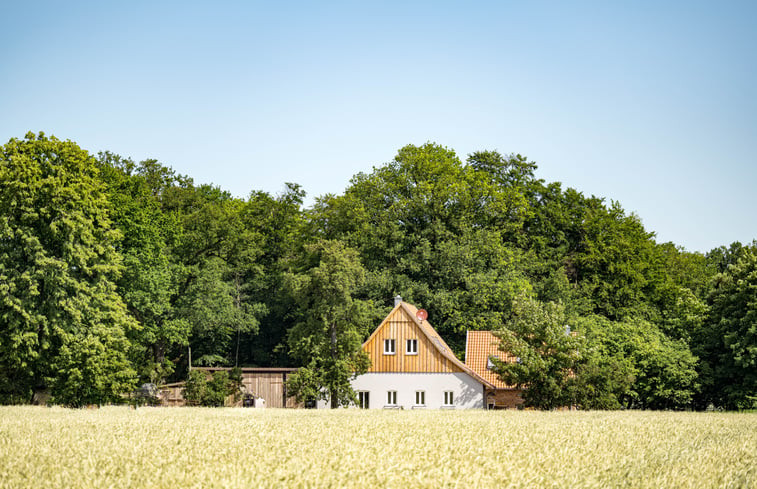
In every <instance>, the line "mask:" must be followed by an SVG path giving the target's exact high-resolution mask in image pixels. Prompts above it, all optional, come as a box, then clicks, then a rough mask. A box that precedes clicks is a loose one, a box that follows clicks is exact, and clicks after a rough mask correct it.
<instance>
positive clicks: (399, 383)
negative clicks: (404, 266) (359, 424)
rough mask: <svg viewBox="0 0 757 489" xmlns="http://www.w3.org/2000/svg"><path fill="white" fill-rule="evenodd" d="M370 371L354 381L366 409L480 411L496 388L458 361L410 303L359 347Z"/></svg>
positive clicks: (401, 303)
mask: <svg viewBox="0 0 757 489" xmlns="http://www.w3.org/2000/svg"><path fill="white" fill-rule="evenodd" d="M363 351H365V352H366V353H367V354H368V356H369V357H370V359H371V367H370V369H369V370H368V372H366V373H365V374H363V375H359V376H357V377H356V378H355V379H354V380H353V381H352V388H353V389H354V390H355V391H356V392H357V395H358V401H359V407H361V408H364V409H471V408H477V409H483V408H484V407H485V392H486V390H487V389H494V385H493V384H491V383H490V382H489V381H487V380H485V379H483V378H481V377H480V376H479V375H477V374H476V373H475V372H474V371H473V370H471V369H470V368H469V367H467V366H466V365H465V364H464V363H463V362H461V361H460V360H458V358H457V357H456V356H455V354H454V353H453V352H452V350H451V349H450V347H449V346H448V345H447V343H445V342H444V340H443V339H442V338H441V337H440V336H439V334H438V333H437V332H436V330H434V328H433V327H432V326H431V324H429V322H428V321H427V320H426V318H425V315H424V314H423V311H421V312H420V314H419V311H418V309H416V308H415V306H413V305H412V304H408V303H407V302H404V301H402V298H400V297H397V298H395V305H394V309H392V311H391V312H390V313H389V315H387V316H386V318H385V319H384V320H383V321H382V322H381V324H380V325H379V326H378V328H376V330H375V331H374V332H373V334H371V336H370V337H369V338H368V340H366V342H365V343H363Z"/></svg>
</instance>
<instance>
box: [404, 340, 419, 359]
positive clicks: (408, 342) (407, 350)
mask: <svg viewBox="0 0 757 489" xmlns="http://www.w3.org/2000/svg"><path fill="white" fill-rule="evenodd" d="M410 345H412V346H413V349H412V350H411V348H410ZM417 354H418V338H409V339H407V340H405V355H417Z"/></svg>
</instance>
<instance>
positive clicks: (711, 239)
mask: <svg viewBox="0 0 757 489" xmlns="http://www.w3.org/2000/svg"><path fill="white" fill-rule="evenodd" d="M3 17H4V23H3V24H4V26H3V27H4V28H3V29H2V30H0V141H2V142H5V141H7V140H8V139H10V138H11V137H22V136H23V135H24V134H25V133H26V132H27V131H29V130H32V131H35V132H36V131H44V132H45V133H47V134H54V135H56V136H57V137H59V138H61V139H71V140H73V141H76V142H78V143H79V144H80V145H81V146H82V147H83V148H85V149H87V150H89V151H91V152H93V153H96V152H98V151H102V150H110V151H113V152H116V153H119V154H121V155H123V156H129V157H132V158H133V159H135V160H141V159H145V158H157V159H158V160H160V161H161V162H162V163H164V164H166V165H169V166H172V167H173V168H174V169H175V170H177V171H178V172H180V173H183V174H188V175H190V176H192V177H193V178H194V179H195V181H197V182H200V183H210V182H212V183H214V184H217V185H219V186H220V187H222V188H223V189H225V190H229V191H230V192H231V193H232V194H234V195H237V196H240V197H245V196H247V195H248V194H249V192H250V191H252V190H265V191H268V192H271V193H274V194H275V193H279V192H280V191H282V190H283V185H284V182H297V183H299V184H301V185H302V186H303V187H304V189H305V190H306V191H307V192H308V194H309V196H310V197H311V198H312V197H315V196H318V195H322V194H324V193H328V192H331V193H341V192H342V191H343V190H344V188H345V187H346V186H347V185H348V183H349V179H350V178H351V177H352V176H353V175H354V174H356V173H357V172H360V171H364V172H369V171H371V169H372V167H373V166H378V165H381V164H382V163H384V162H387V161H390V160H391V159H392V158H393V157H394V155H395V154H396V152H397V150H398V149H399V148H401V147H402V146H404V145H406V144H410V143H412V144H422V143H424V142H426V141H434V142H437V143H439V144H442V145H444V146H447V147H449V148H452V149H454V150H456V151H457V153H458V155H459V156H460V157H461V158H462V159H465V157H466V156H467V154H468V153H471V152H473V151H477V150H483V149H496V150H498V151H500V152H501V153H520V154H523V155H526V156H528V157H529V159H531V160H533V161H535V162H536V163H537V164H538V165H539V170H538V174H537V175H538V176H539V177H541V178H544V179H545V180H547V181H560V182H563V184H564V185H565V186H570V187H574V188H576V189H578V190H580V191H582V192H584V193H585V194H587V195H591V194H594V195H597V196H602V197H606V198H607V199H608V200H610V199H613V200H617V201H619V202H620V203H621V205H622V206H623V207H624V208H625V209H626V211H628V212H635V213H637V214H638V215H639V216H640V217H641V219H642V221H643V222H644V224H645V226H646V228H647V229H648V230H650V231H654V232H656V233H657V239H658V241H660V242H663V241H673V242H675V243H676V244H678V245H682V246H684V247H685V248H686V249H688V250H692V251H707V250H709V249H711V248H713V247H715V246H719V245H724V244H728V243H730V242H732V241H735V240H739V241H742V242H749V241H751V240H752V239H755V238H757V192H755V186H756V184H757V158H756V155H757V2H728V1H721V2H697V1H693V2H691V1H689V2H627V3H626V4H625V5H622V4H619V3H618V4H612V5H611V2H539V1H536V2H509V1H501V2H444V1H435V2H381V3H379V2H375V3H367V2H266V3H263V2H202V3H196V2H190V1H183V2H141V1H132V2H119V3H114V4H113V5H110V4H109V2H34V3H27V2H23V3H22V2H15V5H14V4H10V5H7V4H6V5H5V6H4V8H3Z"/></svg>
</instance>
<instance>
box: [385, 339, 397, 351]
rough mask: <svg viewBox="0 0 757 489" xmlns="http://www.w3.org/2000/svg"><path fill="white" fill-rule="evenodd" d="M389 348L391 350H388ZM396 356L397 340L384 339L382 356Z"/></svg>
mask: <svg viewBox="0 0 757 489" xmlns="http://www.w3.org/2000/svg"><path fill="white" fill-rule="evenodd" d="M389 346H391V350H390V349H389V348H388V347H389ZM396 354H397V340H395V339H394V338H384V355H396Z"/></svg>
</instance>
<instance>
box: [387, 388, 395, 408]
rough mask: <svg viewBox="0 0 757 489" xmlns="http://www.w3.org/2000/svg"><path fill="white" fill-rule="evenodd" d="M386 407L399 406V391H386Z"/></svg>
mask: <svg viewBox="0 0 757 489" xmlns="http://www.w3.org/2000/svg"><path fill="white" fill-rule="evenodd" d="M386 405H387V406H389V407H395V406H397V391H386Z"/></svg>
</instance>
